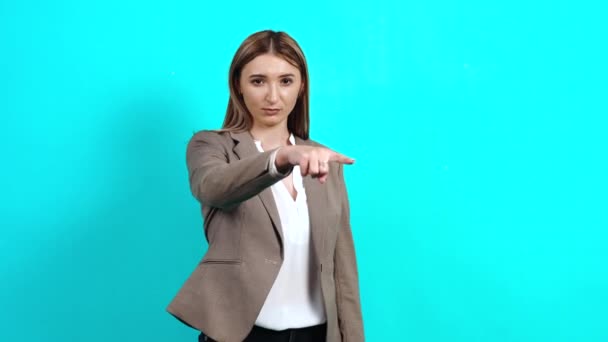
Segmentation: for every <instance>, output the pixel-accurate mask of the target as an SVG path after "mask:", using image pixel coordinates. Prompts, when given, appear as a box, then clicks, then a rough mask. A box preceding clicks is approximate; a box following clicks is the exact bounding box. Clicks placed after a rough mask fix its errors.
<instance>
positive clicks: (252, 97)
mask: <svg viewBox="0 0 608 342" xmlns="http://www.w3.org/2000/svg"><path fill="white" fill-rule="evenodd" d="M239 86H240V91H241V93H242V95H243V99H244V101H245V105H246V106H247V109H248V110H249V112H250V113H251V115H252V116H253V124H254V126H258V127H260V128H264V127H266V128H269V127H274V126H276V125H285V127H287V117H288V116H289V113H291V111H292V110H293V108H294V107H295V105H296V101H297V100H298V95H299V94H300V91H301V90H302V86H303V84H302V78H301V75H300V71H299V70H298V68H296V67H295V66H293V65H291V64H290V63H289V62H287V61H286V60H284V59H283V58H281V57H278V56H275V55H272V54H264V55H259V56H257V57H256V58H254V59H253V60H252V61H251V62H249V63H247V64H246V65H245V67H244V68H243V70H242V72H241V79H240V81H239Z"/></svg>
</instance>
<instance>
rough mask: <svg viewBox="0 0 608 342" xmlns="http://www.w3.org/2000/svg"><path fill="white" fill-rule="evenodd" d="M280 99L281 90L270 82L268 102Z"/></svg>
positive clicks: (267, 95)
mask: <svg viewBox="0 0 608 342" xmlns="http://www.w3.org/2000/svg"><path fill="white" fill-rule="evenodd" d="M278 99H279V90H278V89H277V86H276V85H274V84H270V85H269V86H268V91H267V93H266V100H267V101H268V102H276V101H277V100H278Z"/></svg>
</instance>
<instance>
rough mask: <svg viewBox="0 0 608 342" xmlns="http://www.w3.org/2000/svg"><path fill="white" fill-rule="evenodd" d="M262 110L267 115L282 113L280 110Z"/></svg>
mask: <svg viewBox="0 0 608 342" xmlns="http://www.w3.org/2000/svg"><path fill="white" fill-rule="evenodd" d="M262 110H263V111H264V113H266V114H276V113H278V112H279V111H280V109H278V108H262Z"/></svg>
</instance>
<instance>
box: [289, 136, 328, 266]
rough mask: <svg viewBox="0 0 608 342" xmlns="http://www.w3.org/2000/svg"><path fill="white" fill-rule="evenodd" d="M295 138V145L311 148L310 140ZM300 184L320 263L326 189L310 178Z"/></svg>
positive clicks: (305, 178) (323, 241) (323, 244)
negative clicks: (302, 185) (303, 191)
mask: <svg viewBox="0 0 608 342" xmlns="http://www.w3.org/2000/svg"><path fill="white" fill-rule="evenodd" d="M295 138H296V145H307V146H313V144H312V143H311V142H310V140H302V139H300V138H299V137H295ZM302 183H303V184H304V189H305V191H306V202H307V204H308V218H309V221H310V231H311V235H312V244H313V248H314V251H315V256H316V257H317V261H319V262H320V261H321V260H322V255H323V251H324V249H325V232H326V231H327V229H325V228H326V225H324V224H323V213H325V212H326V211H327V203H328V198H327V187H326V186H325V185H324V184H321V183H319V180H318V179H316V178H312V177H310V176H306V177H303V178H302Z"/></svg>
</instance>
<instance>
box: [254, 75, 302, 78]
mask: <svg viewBox="0 0 608 342" xmlns="http://www.w3.org/2000/svg"><path fill="white" fill-rule="evenodd" d="M287 76H292V77H293V76H294V74H283V75H279V77H287ZM253 77H262V78H266V75H263V74H253V75H251V76H249V78H253Z"/></svg>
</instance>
